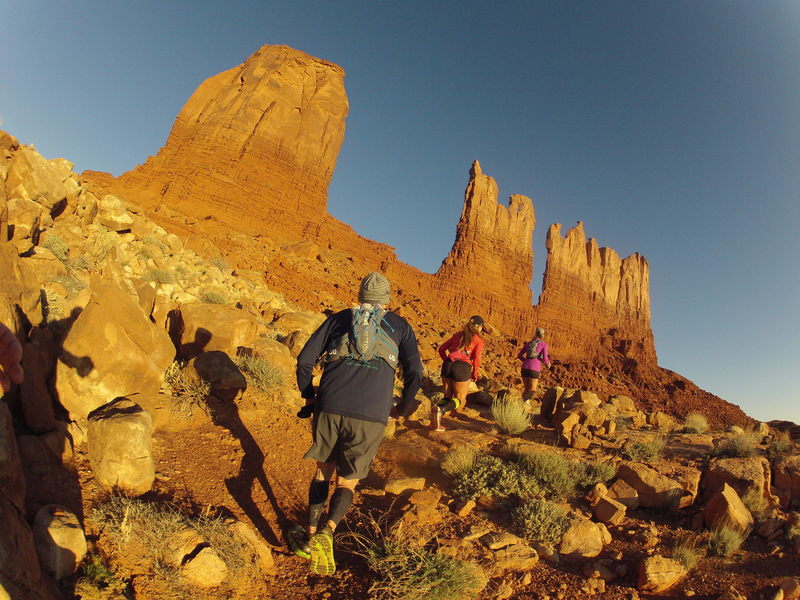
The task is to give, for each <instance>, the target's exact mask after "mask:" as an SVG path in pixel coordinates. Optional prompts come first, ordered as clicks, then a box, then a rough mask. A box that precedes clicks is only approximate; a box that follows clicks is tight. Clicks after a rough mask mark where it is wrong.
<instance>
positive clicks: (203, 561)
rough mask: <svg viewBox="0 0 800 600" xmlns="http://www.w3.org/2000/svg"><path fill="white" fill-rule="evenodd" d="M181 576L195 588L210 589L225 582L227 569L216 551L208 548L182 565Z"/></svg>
mask: <svg viewBox="0 0 800 600" xmlns="http://www.w3.org/2000/svg"><path fill="white" fill-rule="evenodd" d="M181 575H183V576H184V577H185V578H186V579H187V580H188V581H189V583H191V584H192V585H194V586H196V587H199V588H202V589H210V588H215V587H218V586H219V585H221V584H222V582H223V581H225V578H226V577H227V576H228V567H227V566H226V565H225V561H223V560H222V559H221V558H220V557H219V554H217V551H216V550H214V549H213V548H211V547H210V546H208V547H206V548H203V549H202V550H200V552H198V553H197V555H195V556H194V557H193V558H192V559H191V560H189V561H188V562H187V563H186V564H184V565H183V567H182V568H181Z"/></svg>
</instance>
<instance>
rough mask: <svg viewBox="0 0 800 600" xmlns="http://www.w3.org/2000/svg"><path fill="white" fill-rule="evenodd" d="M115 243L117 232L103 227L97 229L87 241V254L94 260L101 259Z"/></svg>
mask: <svg viewBox="0 0 800 600" xmlns="http://www.w3.org/2000/svg"><path fill="white" fill-rule="evenodd" d="M116 244H117V234H116V233H114V232H113V231H109V230H108V229H106V228H105V227H103V228H101V229H99V230H98V231H97V232H96V233H95V234H94V236H92V238H91V239H90V241H89V247H88V250H89V254H91V255H92V256H93V257H94V258H95V260H98V261H100V260H103V259H104V258H105V257H106V256H107V255H108V253H109V252H110V251H111V249H112V248H113V247H114V246H116Z"/></svg>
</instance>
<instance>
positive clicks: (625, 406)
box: [608, 396, 637, 413]
mask: <svg viewBox="0 0 800 600" xmlns="http://www.w3.org/2000/svg"><path fill="white" fill-rule="evenodd" d="M608 403H609V404H611V405H613V406H616V407H617V409H618V410H619V411H620V412H623V413H635V412H637V410H636V405H635V404H634V403H633V400H631V399H630V398H628V396H611V397H610V398H609V399H608Z"/></svg>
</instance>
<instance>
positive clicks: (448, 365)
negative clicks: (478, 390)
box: [442, 360, 472, 381]
mask: <svg viewBox="0 0 800 600" xmlns="http://www.w3.org/2000/svg"><path fill="white" fill-rule="evenodd" d="M442 379H452V380H453V381H469V380H471V379H472V365H471V364H469V363H468V362H465V361H463V360H446V361H444V364H443V365H442Z"/></svg>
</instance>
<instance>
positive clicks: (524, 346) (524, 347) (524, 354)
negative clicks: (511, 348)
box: [517, 342, 531, 360]
mask: <svg viewBox="0 0 800 600" xmlns="http://www.w3.org/2000/svg"><path fill="white" fill-rule="evenodd" d="M530 345H531V343H530V342H525V343H524V344H522V348H520V350H519V354H517V360H525V359H526V358H527V354H528V346H530Z"/></svg>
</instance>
